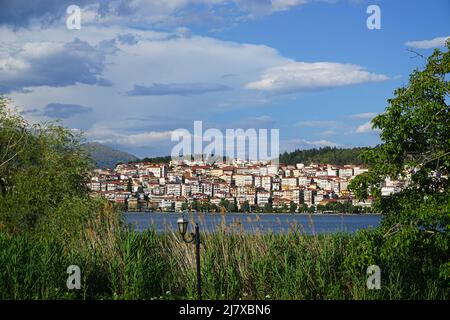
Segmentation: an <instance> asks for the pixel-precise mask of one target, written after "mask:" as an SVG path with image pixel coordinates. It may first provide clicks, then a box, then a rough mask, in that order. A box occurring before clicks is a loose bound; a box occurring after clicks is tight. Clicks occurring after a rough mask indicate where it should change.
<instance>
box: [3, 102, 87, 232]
mask: <svg viewBox="0 0 450 320" xmlns="http://www.w3.org/2000/svg"><path fill="white" fill-rule="evenodd" d="M82 142H83V137H82V136H81V135H80V134H79V133H77V132H74V131H73V130H69V129H66V128H63V127H62V126H60V125H59V124H58V122H50V123H44V124H33V125H31V124H29V123H27V122H26V121H25V119H23V118H22V117H21V116H20V114H19V113H18V112H17V111H16V110H14V109H12V108H10V107H9V105H8V101H7V100H5V99H4V98H1V97H0V181H1V185H0V191H1V192H0V226H1V227H3V228H4V229H6V231H9V232H13V233H18V232H25V231H33V230H37V229H41V228H44V227H49V226H52V227H54V228H55V230H58V232H59V233H61V232H62V231H63V230H66V231H67V232H69V231H68V230H69V229H64V225H65V224H67V225H68V228H70V227H71V228H72V230H74V232H75V230H78V229H77V228H76V227H77V226H76V225H75V224H77V225H80V226H81V224H80V221H79V220H77V219H81V218H83V217H87V216H88V215H89V214H90V213H92V211H91V209H92V207H91V206H93V205H95V201H94V200H92V199H91V197H90V196H89V189H88V184H87V183H88V182H89V177H90V173H91V170H92V168H93V165H92V161H91V160H90V158H89V156H88V155H87V153H86V151H85V150H84V148H83V147H82ZM89 208H91V209H89ZM71 223H72V224H73V225H72V226H70V224H71ZM1 227H0V228H1Z"/></svg>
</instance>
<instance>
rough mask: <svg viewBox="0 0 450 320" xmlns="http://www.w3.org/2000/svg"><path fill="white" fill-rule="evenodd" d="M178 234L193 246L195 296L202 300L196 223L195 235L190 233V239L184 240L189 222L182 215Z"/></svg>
mask: <svg viewBox="0 0 450 320" xmlns="http://www.w3.org/2000/svg"><path fill="white" fill-rule="evenodd" d="M177 225H178V232H179V233H180V235H181V238H182V239H183V241H184V242H186V243H192V242H194V244H195V258H196V259H195V260H196V262H197V296H198V300H202V286H201V273H200V232H199V228H198V223H196V224H195V233H191V235H190V236H191V237H190V239H189V240H188V239H186V237H185V236H186V233H187V229H188V225H189V221H188V220H187V219H186V218H185V217H184V214H183V215H182V216H181V217H180V218H178V220H177Z"/></svg>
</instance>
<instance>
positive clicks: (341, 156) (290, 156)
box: [280, 147, 368, 165]
mask: <svg viewBox="0 0 450 320" xmlns="http://www.w3.org/2000/svg"><path fill="white" fill-rule="evenodd" d="M367 149H368V148H348V149H344V148H332V147H324V148H319V149H316V148H314V149H307V150H295V151H293V152H289V153H288V152H284V153H282V154H280V163H282V164H296V163H304V164H309V163H311V162H314V163H330V164H336V165H343V164H354V165H359V164H363V163H364V162H363V161H362V160H361V159H360V155H361V153H362V152H363V151H364V150H367Z"/></svg>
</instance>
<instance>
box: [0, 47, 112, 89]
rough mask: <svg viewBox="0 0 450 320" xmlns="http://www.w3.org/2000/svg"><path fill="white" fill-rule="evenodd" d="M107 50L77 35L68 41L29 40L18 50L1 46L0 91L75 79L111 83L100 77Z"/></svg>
mask: <svg viewBox="0 0 450 320" xmlns="http://www.w3.org/2000/svg"><path fill="white" fill-rule="evenodd" d="M104 66H105V53H104V52H103V51H102V50H98V48H95V47H93V46H91V45H90V44H89V43H87V42H86V41H82V40H80V39H78V38H75V39H74V40H73V41H71V42H68V43H65V44H64V43H55V42H28V43H25V44H24V45H23V46H22V47H21V48H20V49H19V50H17V51H16V50H9V51H7V50H5V49H3V48H0V70H1V72H0V93H8V92H11V91H23V90H24V89H25V88H30V87H37V86H52V87H64V86H68V85H73V84H76V83H84V84H91V85H93V84H96V85H100V86H110V85H111V82H109V81H108V80H106V79H104V78H102V77H101V74H102V72H103V69H104Z"/></svg>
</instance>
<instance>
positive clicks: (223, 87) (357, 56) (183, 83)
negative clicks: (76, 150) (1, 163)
mask: <svg viewBox="0 0 450 320" xmlns="http://www.w3.org/2000/svg"><path fill="white" fill-rule="evenodd" d="M70 5H77V6H78V7H79V8H80V10H81V11H80V20H79V21H80V28H79V29H73V28H68V26H67V20H68V19H69V22H73V21H75V20H73V19H72V18H73V16H72V14H71V12H69V13H67V8H68V7H69V6H70ZM370 5H376V6H378V8H379V10H380V11H379V13H380V14H379V18H380V19H379V21H380V25H379V27H380V28H379V29H376V28H375V29H373V28H372V29H370V28H368V25H367V20H368V19H369V20H370V19H371V16H372V14H373V11H371V10H369V13H368V12H367V9H368V7H369V6H370ZM371 21H373V20H370V21H369V22H371ZM69 24H70V23H69ZM449 36H450V2H449V1H447V0H442V1H440V0H429V1H424V0H420V1H419V0H413V1H411V0H386V1H382V0H379V1H376V0H371V1H365V0H334V1H333V0H328V1H326V0H321V1H319V0H247V1H244V0H166V1H163V0H131V1H129V0H113V1H102V0H97V1H95V0H93V1H86V0H82V1H75V0H69V1H66V0H58V1H57V0H37V1H26V0H14V1H8V0H0V95H3V96H6V97H8V98H10V99H11V101H12V103H13V104H14V105H15V106H17V107H18V108H19V110H20V112H21V113H22V115H23V116H24V117H25V118H26V119H27V120H29V121H30V122H37V121H52V120H55V119H60V121H61V122H62V123H63V125H65V126H67V127H69V128H71V129H74V130H81V131H83V132H84V135H85V137H86V139H87V140H88V141H97V142H101V143H105V144H107V145H110V146H113V147H115V148H117V149H120V150H123V151H128V152H131V153H133V154H135V155H137V156H139V157H144V156H158V155H169V154H170V152H171V149H172V148H173V146H174V144H175V142H172V141H171V133H172V131H173V130H175V129H179V128H184V129H186V130H189V131H193V126H194V121H196V120H198V121H202V122H203V128H204V130H206V129H207V128H217V129H219V130H221V131H222V132H225V130H226V129H236V128H243V129H248V128H255V129H262V128H265V129H271V128H275V129H279V134H280V151H281V152H283V151H292V150H294V149H305V148H306V149H308V148H314V147H323V146H337V147H354V146H374V145H376V144H378V143H380V140H379V137H378V132H377V131H376V130H373V129H372V127H371V124H370V121H371V119H372V118H373V117H374V116H376V115H377V114H379V113H382V112H383V111H384V109H385V108H386V107H387V99H389V98H392V97H393V94H394V90H395V89H396V88H398V87H401V86H405V85H407V82H408V76H409V74H410V73H411V72H412V71H413V70H414V69H416V68H422V67H423V66H424V63H425V60H424V59H423V58H421V57H420V55H423V56H428V55H430V54H431V53H432V52H433V50H435V49H439V48H440V49H443V46H444V43H445V40H446V38H448V37H449ZM416 53H418V54H416Z"/></svg>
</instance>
